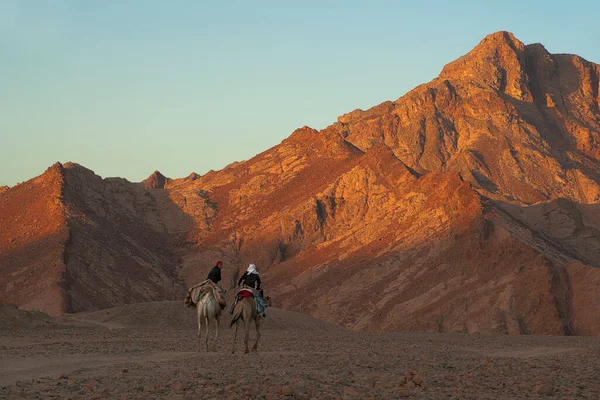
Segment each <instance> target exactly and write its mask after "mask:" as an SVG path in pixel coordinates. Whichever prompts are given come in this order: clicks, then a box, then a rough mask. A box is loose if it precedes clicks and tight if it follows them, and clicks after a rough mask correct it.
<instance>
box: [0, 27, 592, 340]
mask: <svg viewBox="0 0 600 400" xmlns="http://www.w3.org/2000/svg"><path fill="white" fill-rule="evenodd" d="M599 81H600V67H599V66H598V65H596V64H593V63H590V62H588V61H586V60H583V59H582V58H580V57H578V56H572V55H553V54H550V53H548V52H547V51H546V50H545V49H544V47H543V46H541V45H539V44H534V45H524V44H523V43H521V42H519V41H518V40H517V39H516V38H515V37H514V36H513V35H511V34H510V33H507V32H498V33H495V34H492V35H490V36H488V37H486V38H485V39H484V40H483V41H482V42H481V43H479V45H477V46H476V47H475V48H474V49H473V50H472V51H471V52H469V53H468V54H466V55H465V56H463V57H461V58H459V59H458V60H456V61H454V62H452V63H450V64H448V65H447V66H445V67H444V69H443V71H442V72H441V74H440V76H439V77H438V78H436V79H434V80H433V81H431V82H430V83H428V84H425V85H421V86H419V87H417V88H415V89H414V90H413V91H411V92H409V93H408V94H406V95H405V96H403V97H402V98H400V99H398V100H396V101H394V102H385V103H382V104H380V105H378V106H376V107H373V108H372V109H369V110H367V111H362V110H355V111H353V112H351V113H348V114H346V115H343V116H341V117H339V118H338V120H337V122H336V123H334V124H333V125H331V126H329V127H327V128H326V129H323V130H322V131H317V130H314V129H311V128H308V127H304V128H301V129H298V130H296V131H295V132H294V133H293V134H292V135H291V136H290V137H288V138H287V139H285V140H284V141H283V142H281V143H280V144H279V145H277V146H275V147H273V148H271V149H269V150H267V151H265V152H264V153H261V154H259V155H257V156H256V157H254V158H252V159H250V160H248V161H244V162H241V163H234V164H232V165H230V166H228V167H226V168H225V169H223V170H221V171H211V172H209V173H207V174H206V175H204V176H199V175H197V174H191V175H190V176H188V177H187V178H182V179H169V178H166V177H164V176H163V175H162V174H160V173H159V172H155V173H153V174H152V175H151V176H150V177H149V178H148V179H147V180H145V181H144V182H142V183H139V184H136V183H129V182H127V181H125V180H121V179H104V180H103V179H101V178H99V177H97V176H96V175H94V174H93V173H92V172H91V171H89V170H86V169H85V168H83V167H81V166H78V165H74V164H65V165H64V166H61V165H56V166H54V167H53V168H51V169H50V170H49V171H48V172H46V174H44V175H42V176H40V177H38V178H35V179H33V180H32V181H29V182H26V183H24V184H21V185H18V186H16V187H14V188H11V189H9V190H8V191H6V192H4V193H3V194H0V217H1V218H4V219H8V218H9V216H10V218H11V225H9V226H7V229H5V230H3V231H2V235H6V236H7V237H6V238H4V237H2V238H0V240H1V241H2V242H1V243H0V246H2V247H0V266H1V268H2V279H3V281H1V285H2V286H0V289H3V288H6V290H0V293H2V295H1V296H2V300H3V301H6V302H10V303H15V304H18V305H20V306H23V307H24V308H27V309H32V310H38V309H41V310H44V311H46V312H48V313H51V314H57V313H60V312H65V311H67V312H70V311H79V310H93V309H98V308H104V307H108V306H112V305H119V304H123V303H127V302H137V301H145V300H160V299H170V298H178V297H182V296H183V291H182V290H184V289H183V287H184V285H183V283H182V282H181V280H183V281H184V282H185V284H187V285H191V284H193V283H195V282H197V281H199V280H201V279H204V277H205V274H206V273H207V271H208V269H209V268H210V267H211V266H212V265H213V263H214V261H215V260H216V259H217V258H220V259H223V260H224V261H225V268H224V277H225V281H226V286H228V285H229V284H230V283H231V282H232V280H233V279H235V277H236V276H237V274H238V273H239V272H238V270H239V269H241V268H243V266H244V265H245V264H247V263H248V262H254V263H256V264H257V265H259V268H260V271H261V273H262V276H263V280H264V281H265V287H266V290H267V292H269V293H270V294H271V295H272V296H273V297H274V299H275V303H276V305H278V306H280V307H283V308H287V309H291V310H295V311H302V312H305V313H308V314H311V315H314V316H317V317H319V318H322V319H325V320H329V321H333V322H337V323H341V324H344V325H346V326H349V327H352V328H355V329H364V330H382V329H383V330H428V331H464V332H481V333H508V334H519V333H523V334H527V333H532V334H583V335H598V334H600V312H599V311H598V310H599V309H600V308H599V307H598V306H600V298H599V297H598V296H597V290H598V287H599V286H598V285H599V284H600V261H599V260H600V210H599V207H600V205H598V202H599V201H600V186H599V185H600V161H599V157H600V147H599V146H600V108H599V106H600V97H599ZM36 182H37V183H36ZM55 192H56V193H55ZM49 193H51V194H49ZM51 196H54V197H51ZM49 199H53V200H52V201H53V203H52V204H54V205H53V206H52V207H54V209H52V208H51V204H49V203H48V201H50V200H49ZM29 203H31V206H27V207H25V206H24V205H25V204H27V205H29ZM44 207H47V209H48V210H54V214H52V213H51V212H44V211H43V210H45V208H44ZM29 208H33V209H35V210H40V211H39V212H35V213H31V212H28V211H27V210H28V209H29ZM42 214H43V215H42ZM53 215H54V216H53ZM12 218H16V219H15V220H14V221H12ZM4 219H3V220H2V222H4ZM19 221H20V222H19ZM34 221H35V222H34ZM13 222H14V223H13ZM36 223H37V225H34V224H36ZM36 226H41V227H43V228H36ZM9 236H10V237H9ZM13 237H15V238H17V239H15V240H19V242H9V240H10V239H12V238H13ZM21 241H22V242H21ZM46 241H47V242H48V244H47V245H45V246H40V247H35V246H38V242H39V243H46ZM19 243H22V244H19ZM6 246H8V247H6ZM18 249H27V251H26V253H27V257H25V256H23V255H22V253H23V252H19V250H18ZM31 249H34V250H33V251H32V250H31ZM20 254H21V255H20ZM19 257H23V258H19ZM28 257H29V258H28ZM5 271H6V272H5ZM41 282H45V283H44V286H43V288H44V289H43V290H44V291H41V290H40V289H39V287H40V285H41ZM34 288H38V289H37V291H36V289H34ZM25 293H28V294H25ZM31 293H33V294H31ZM36 293H39V295H38V294H36ZM44 293H48V294H47V295H46V294H44ZM44 296H46V297H44ZM40 299H42V300H40ZM59 299H61V300H60V301H59Z"/></svg>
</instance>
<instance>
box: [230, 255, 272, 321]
mask: <svg viewBox="0 0 600 400" xmlns="http://www.w3.org/2000/svg"><path fill="white" fill-rule="evenodd" d="M237 284H238V293H239V290H240V289H241V288H243V287H248V288H250V289H252V292H254V294H255V296H258V297H260V299H261V300H262V298H263V297H264V296H263V293H264V292H263V289H262V287H261V284H262V282H261V280H260V275H259V273H258V271H257V270H256V265H255V264H250V265H249V266H248V269H247V270H246V272H245V273H244V275H242V276H241V277H240V279H239V280H238V282H237ZM237 297H238V296H237V293H236V295H235V298H234V300H233V304H232V305H231V310H230V311H229V314H233V309H234V308H235V304H236V303H237Z"/></svg>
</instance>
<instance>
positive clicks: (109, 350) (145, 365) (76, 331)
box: [0, 302, 600, 399]
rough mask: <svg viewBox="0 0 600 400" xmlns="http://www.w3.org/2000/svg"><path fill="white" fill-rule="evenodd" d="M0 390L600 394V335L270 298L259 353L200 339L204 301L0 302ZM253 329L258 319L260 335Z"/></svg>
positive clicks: (85, 394)
mask: <svg viewBox="0 0 600 400" xmlns="http://www.w3.org/2000/svg"><path fill="white" fill-rule="evenodd" d="M0 307H1V313H0V318H1V319H0V398H2V399H20V398H26V399H30V398H61V399H79V398H90V399H101V398H102V399H103V398H123V399H155V398H161V399H162V398H167V399H213V398H214V399H241V398H245V399H313V398H314V399H346V398H348V399H350V398H358V399H360V398H364V399H368V398H375V399H395V398H415V399H515V398H546V397H549V398H553V399H558V398H564V399H572V398H583V399H598V398H600V375H599V373H598V371H599V370H600V339H598V338H591V337H558V336H547V337H540V336H480V335H467V334H444V333H435V334H434V333H371V332H357V331H352V330H348V329H345V328H343V327H340V326H337V325H333V324H330V323H327V322H323V321H320V320H317V319H314V318H311V317H308V316H306V315H303V314H298V313H293V312H289V311H284V310H280V309H274V308H269V309H268V315H267V317H266V319H265V320H264V321H263V329H262V334H263V335H262V338H261V342H260V344H259V348H258V352H257V353H250V354H244V353H243V343H242V339H243V335H240V334H239V333H238V342H237V352H236V354H231V344H232V339H233V329H230V328H229V320H230V318H229V315H226V316H225V317H224V318H223V320H222V321H221V331H220V333H221V335H220V337H219V341H218V344H217V349H216V351H215V352H209V353H206V352H204V350H203V351H202V352H200V353H198V352H197V351H196V315H195V310H193V309H188V308H185V306H184V305H183V303H182V302H154V303H142V304H133V305H128V306H123V307H118V308H112V309H107V310H102V311H96V312H87V313H80V314H74V315H68V316H65V317H60V318H54V319H52V318H49V317H47V316H45V315H44V314H41V313H28V312H24V311H21V310H19V309H17V308H14V307H12V306H0ZM254 338H255V332H254V328H253V330H252V332H251V340H253V339H254Z"/></svg>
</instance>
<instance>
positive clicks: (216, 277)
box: [206, 260, 223, 283]
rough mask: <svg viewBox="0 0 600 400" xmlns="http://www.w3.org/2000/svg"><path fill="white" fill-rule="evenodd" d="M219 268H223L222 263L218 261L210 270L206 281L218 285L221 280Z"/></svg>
mask: <svg viewBox="0 0 600 400" xmlns="http://www.w3.org/2000/svg"><path fill="white" fill-rule="evenodd" d="M221 268H223V261H221V260H219V261H217V265H215V266H214V267H213V268H212V269H211V270H210V272H209V273H208V276H207V277H206V279H210V280H211V281H213V282H214V283H219V281H220V280H221Z"/></svg>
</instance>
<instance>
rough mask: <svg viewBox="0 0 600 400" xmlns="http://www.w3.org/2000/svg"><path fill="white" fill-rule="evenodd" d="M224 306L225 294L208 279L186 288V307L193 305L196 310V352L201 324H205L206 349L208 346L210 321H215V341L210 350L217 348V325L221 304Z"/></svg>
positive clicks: (207, 349)
mask: <svg viewBox="0 0 600 400" xmlns="http://www.w3.org/2000/svg"><path fill="white" fill-rule="evenodd" d="M219 302H222V304H223V308H225V296H224V293H223V291H222V289H221V288H220V287H219V286H217V285H215V284H214V283H212V282H210V281H204V282H201V283H199V284H197V285H195V286H192V287H191V288H190V289H189V290H188V294H187V296H186V298H185V304H186V305H187V306H188V307H195V308H196V310H197V311H198V352H200V350H201V347H202V346H201V335H202V326H204V325H206V335H205V336H206V338H205V346H206V351H207V352H208V351H209V348H208V339H209V332H210V329H209V328H210V322H211V321H212V320H215V321H216V331H215V341H214V343H213V346H212V351H215V350H216V348H217V339H218V338H219V325H220V320H219V317H220V316H221V305H219Z"/></svg>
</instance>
